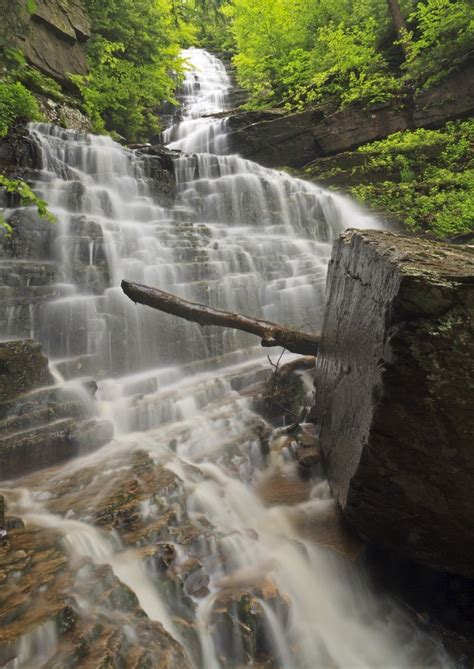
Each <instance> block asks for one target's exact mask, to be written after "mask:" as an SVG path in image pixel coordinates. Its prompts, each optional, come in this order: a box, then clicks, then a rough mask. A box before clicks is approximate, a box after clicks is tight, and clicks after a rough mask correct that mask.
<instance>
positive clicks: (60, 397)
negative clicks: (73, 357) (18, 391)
mask: <svg viewBox="0 0 474 669" xmlns="http://www.w3.org/2000/svg"><path fill="white" fill-rule="evenodd" d="M78 390H79V391H81V390H82V391H86V392H87V393H88V394H89V395H90V396H91V397H92V396H93V395H94V393H95V392H96V391H97V384H96V382H95V381H94V380H92V379H81V381H80V383H79V388H78V385H77V384H74V385H73V386H71V385H67V384H66V385H64V386H46V387H43V388H38V389H37V390H33V391H31V392H29V393H23V394H22V395H18V396H17V397H15V398H13V399H11V400H7V401H4V402H0V420H4V419H6V418H11V417H13V416H21V415H23V414H25V413H27V412H28V413H29V412H31V411H38V410H40V409H41V408H44V407H47V406H51V405H55V404H62V403H65V402H72V401H75V400H77V397H78Z"/></svg>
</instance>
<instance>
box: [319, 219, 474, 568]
mask: <svg viewBox="0 0 474 669" xmlns="http://www.w3.org/2000/svg"><path fill="white" fill-rule="evenodd" d="M473 307H474V255H473V253H472V250H470V249H469V248H468V247H456V246H450V245H446V244H436V243H431V242H426V241H423V240H421V239H417V238H408V237H402V236H397V235H394V234H391V233H387V232H376V231H354V230H352V231H348V232H346V233H345V234H343V235H342V236H341V238H340V239H339V241H338V242H337V243H336V245H335V247H334V250H333V255H332V259H331V263H330V268H329V275H328V288H327V306H326V314H325V320H324V326H323V332H322V342H321V348H320V355H319V357H318V360H317V365H316V406H315V417H316V422H317V424H318V427H319V430H320V437H321V445H322V449H323V451H324V453H325V456H326V459H327V466H328V475H329V480H330V484H331V486H332V489H333V492H334V494H335V496H336V497H337V499H338V501H339V503H340V505H341V507H342V510H343V512H344V514H345V516H346V517H347V518H348V519H349V520H350V522H351V523H352V525H353V526H354V527H355V528H356V529H357V531H358V532H359V534H360V535H361V536H362V537H363V538H365V539H366V540H369V541H371V542H374V543H376V544H378V545H382V546H384V547H386V548H389V549H391V550H393V551H394V552H396V553H399V554H402V555H404V556H407V557H409V558H411V559H414V560H416V561H418V562H420V563H422V564H426V565H429V566H431V567H434V568H437V569H441V570H447V571H451V572H455V573H458V574H461V575H464V576H467V577H470V578H472V577H474V566H473V562H472V552H473V550H474V529H473V528H474V493H473V491H474V458H473V454H472V447H473V443H474V422H473V413H472V406H473V402H474V396H473V388H474V369H473V366H472V360H473V358H474V338H473V321H472V314H473Z"/></svg>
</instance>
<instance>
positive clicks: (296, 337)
mask: <svg viewBox="0 0 474 669" xmlns="http://www.w3.org/2000/svg"><path fill="white" fill-rule="evenodd" d="M122 290H123V292H124V293H125V295H127V297H129V298H130V299H131V300H132V301H133V302H139V303H140V304H144V305H146V306H148V307H152V308H153V309H158V310H159V311H164V312H165V313H167V314H172V315H173V316H178V317H179V318H184V319H186V320H187V321H193V322H195V323H199V325H203V326H204V325H220V326H222V327H228V328H233V329H235V330H243V331H244V332H249V333H251V334H254V335H257V336H258V337H260V338H261V339H262V342H261V343H262V346H281V347H282V348H286V349H287V350H288V351H291V352H292V353H299V354H301V355H313V356H314V355H316V354H317V352H318V347H319V340H320V337H319V335H310V334H306V333H305V332H300V331H299V330H292V329H290V328H287V327H285V326H283V325H278V324H277V323H272V322H271V321H264V320H261V319H260V318H252V317H251V316H244V315H243V314H235V313H232V312H230V311H224V310H223V309H214V308H212V307H208V306H206V305H205V304H199V303H198V302H190V301H189V300H184V299H183V298H181V297H178V296H177V295H172V294H171V293H165V291H163V290H159V289H158V288H151V287H150V286H144V285H142V284H140V283H130V282H128V281H122Z"/></svg>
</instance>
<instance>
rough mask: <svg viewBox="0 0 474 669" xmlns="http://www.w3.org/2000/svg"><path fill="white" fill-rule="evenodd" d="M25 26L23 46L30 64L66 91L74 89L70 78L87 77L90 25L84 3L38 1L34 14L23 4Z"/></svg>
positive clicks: (56, 0) (73, 1)
mask: <svg viewBox="0 0 474 669" xmlns="http://www.w3.org/2000/svg"><path fill="white" fill-rule="evenodd" d="M20 5H21V10H22V17H21V18H22V20H23V22H24V23H26V24H27V25H26V29H25V30H24V31H23V34H24V36H23V40H22V43H21V44H20V46H21V47H22V50H23V52H24V54H25V56H26V59H27V60H28V62H29V63H30V64H31V65H33V66H34V67H37V68H38V69H39V70H41V71H42V72H44V74H47V75H48V76H50V77H53V78H54V79H56V80H57V81H59V82H60V83H61V84H62V85H63V86H64V87H66V88H71V86H72V84H71V81H70V79H69V75H70V74H76V75H77V74H79V75H85V74H87V56H86V42H87V40H88V39H89V37H90V25H89V20H88V18H87V15H86V13H85V10H84V7H83V5H82V2H81V0H68V2H67V5H66V4H65V3H63V2H61V1H60V0H36V2H35V9H34V11H33V13H32V14H29V12H27V11H26V9H25V0H21V3H20Z"/></svg>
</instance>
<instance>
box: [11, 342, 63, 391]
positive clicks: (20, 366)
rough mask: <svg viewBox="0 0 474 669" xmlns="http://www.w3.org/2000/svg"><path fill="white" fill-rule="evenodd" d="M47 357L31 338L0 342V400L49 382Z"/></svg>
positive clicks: (50, 378)
mask: <svg viewBox="0 0 474 669" xmlns="http://www.w3.org/2000/svg"><path fill="white" fill-rule="evenodd" d="M51 382H52V377H51V374H50V372H49V368H48V359H47V358H46V356H44V355H43V353H42V351H41V346H40V345H39V344H38V342H36V341H34V340H33V339H26V340H23V341H7V342H0V401H1V402H5V401H7V400H10V399H12V398H13V397H16V396H17V395H21V394H22V393H26V392H28V391H29V390H33V389H35V388H38V386H41V385H44V384H47V383H51Z"/></svg>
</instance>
